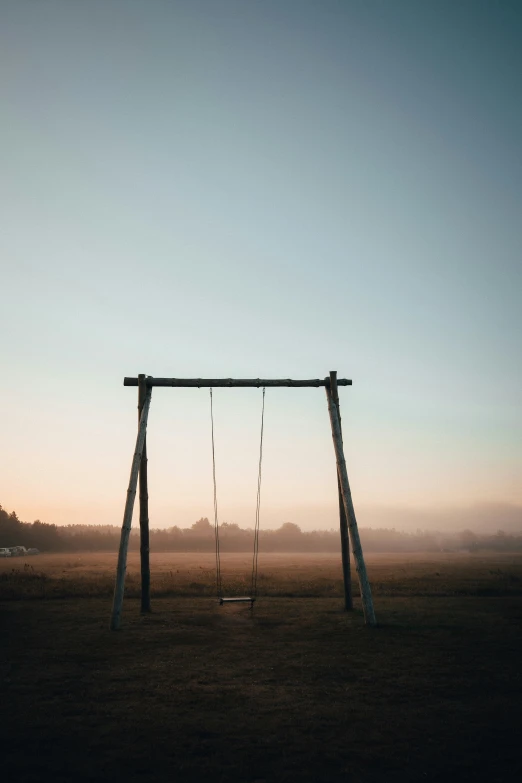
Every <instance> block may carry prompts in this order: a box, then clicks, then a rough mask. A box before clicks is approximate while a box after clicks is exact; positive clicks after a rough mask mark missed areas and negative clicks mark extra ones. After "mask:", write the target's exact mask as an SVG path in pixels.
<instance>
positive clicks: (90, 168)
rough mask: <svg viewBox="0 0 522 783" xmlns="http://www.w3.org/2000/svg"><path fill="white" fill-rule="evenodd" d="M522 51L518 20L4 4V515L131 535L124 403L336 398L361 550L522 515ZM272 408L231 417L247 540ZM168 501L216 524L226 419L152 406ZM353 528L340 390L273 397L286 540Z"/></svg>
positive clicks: (365, 2)
mask: <svg viewBox="0 0 522 783" xmlns="http://www.w3.org/2000/svg"><path fill="white" fill-rule="evenodd" d="M521 41H522V4H521V3H519V2H515V1H514V2H502V0H497V1H496V2H493V0H491V2H487V1H486V0H469V1H466V0H448V2H445V1H444V0H409V1H406V0H393V1H392V0H382V1H381V2H378V1H377V0H358V1H357V0H344V1H342V0H337V1H334V0H316V1H315V2H311V1H310V2H308V1H307V0H263V1H262V2H261V1H257V0H236V1H233V0H169V1H167V0H164V2H160V1H159V0H157V1H156V0H141V1H140V2H135V1H133V0H121V1H120V2H117V1H116V0H99V1H98V2H97V1H96V0H89V2H69V1H66V0H63V2H52V1H51V0H40V1H39V2H34V0H33V1H31V2H25V1H24V0H16V2H15V0H12V2H9V1H8V0H3V1H2V2H0V101H1V106H2V115H3V121H2V145H1V148H0V156H1V177H0V193H1V199H2V205H1V218H0V219H1V222H2V232H1V239H0V242H1V256H0V257H1V267H2V273H1V291H2V297H1V304H0V318H1V367H2V381H1V391H0V395H1V399H2V408H1V410H2V426H1V430H2V438H1V449H0V503H1V504H2V505H3V506H4V507H6V508H7V509H8V510H11V509H12V508H15V509H16V510H17V511H18V513H19V515H20V516H21V517H22V518H24V519H34V518H35V517H37V516H38V517H40V518H41V519H43V520H45V521H48V522H52V521H54V522H58V523H68V522H71V523H74V522H100V523H113V524H120V523H121V518H122V513H123V504H124V499H125V492H126V488H127V481H128V474H129V469H130V462H131V457H132V451H133V446H134V439H135V430H136V390H135V389H128V388H124V387H123V385H122V382H123V377H124V376H125V375H137V374H138V373H139V372H145V373H147V374H149V375H157V376H177V377H191V376H199V377H222V376H224V377H229V376H235V377H258V376H261V377H263V376H264V377H296V378H299V377H301V378H306V377H319V376H320V377H323V376H324V375H326V374H327V373H328V371H329V370H331V369H337V370H338V372H339V375H340V376H345V377H348V378H352V379H353V382H354V385H353V387H352V388H351V389H343V390H342V391H341V410H342V413H343V426H344V434H345V447H346V455H347V461H348V469H349V475H350V480H351V484H352V491H353V496H354V501H355V507H356V511H359V517H360V520H361V522H363V523H364V522H368V521H371V519H372V517H371V513H372V511H371V510H372V508H375V507H384V508H388V507H389V508H396V507H397V508H401V507H405V506H407V507H411V508H419V509H423V510H424V511H430V512H432V511H433V510H434V509H435V510H436V509H441V508H446V507H448V508H449V507H456V506H459V507H462V506H466V505H469V504H482V503H499V502H505V503H521V502H522V488H521V486H522V485H521V481H520V475H521V468H522V445H521V444H522V389H521V386H522V360H521V336H522V315H521V314H522V306H521V305H522V302H521V299H522V295H521V291H522V287H521V286H522V262H521V251H522V233H521V207H522V144H521V139H522V95H521V93H522V90H521V85H522V46H521ZM260 404H261V394H260V391H258V390H247V391H238V390H217V391H216V392H215V409H216V419H217V424H216V428H217V429H216V436H217V446H216V447H217V459H218V481H219V484H220V487H219V488H220V507H221V509H222V519H223V520H226V521H234V522H239V523H240V524H252V523H253V519H254V508H255V490H256V459H257V449H258V429H259V416H260ZM149 475H150V502H151V522H152V524H153V525H157V526H165V525H171V524H174V523H176V524H181V525H188V524H190V523H191V522H192V521H194V520H195V519H197V518H198V517H200V516H202V515H209V516H210V514H211V509H212V488H211V463H210V430H209V402H208V391H205V390H172V389H158V390H156V391H155V392H154V394H153V399H152V407H151V416H150V428H149ZM335 507H336V485H335V464H334V455H333V448H332V443H331V437H330V431H329V421H328V414H327V409H326V403H325V394H324V390H323V389H311V390H289V389H283V390H278V391H272V390H269V391H268V392H267V398H266V443H265V467H264V495H263V513H262V524H270V525H273V524H277V523H280V522H283V521H297V522H299V521H302V522H303V526H304V527H311V526H318V527H320V526H326V527H330V526H332V525H334V524H336V513H335ZM263 514H264V515H263ZM384 519H385V516H384ZM382 521H383V518H382V514H381V518H380V522H382ZM393 524H394V525H397V518H396V515H395V516H394V517H393Z"/></svg>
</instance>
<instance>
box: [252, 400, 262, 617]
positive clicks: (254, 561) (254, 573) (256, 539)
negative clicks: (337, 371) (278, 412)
mask: <svg viewBox="0 0 522 783" xmlns="http://www.w3.org/2000/svg"><path fill="white" fill-rule="evenodd" d="M265 391H266V390H265V387H264V386H263V405H262V408H261V436H260V438H259V468H258V472H257V502H256V523H255V527H254V557H253V559H252V588H251V592H250V595H251V597H252V598H253V599H254V598H256V596H257V560H258V555H259V520H260V510H261V468H262V465H263V433H264V428H265ZM252 607H253V604H252Z"/></svg>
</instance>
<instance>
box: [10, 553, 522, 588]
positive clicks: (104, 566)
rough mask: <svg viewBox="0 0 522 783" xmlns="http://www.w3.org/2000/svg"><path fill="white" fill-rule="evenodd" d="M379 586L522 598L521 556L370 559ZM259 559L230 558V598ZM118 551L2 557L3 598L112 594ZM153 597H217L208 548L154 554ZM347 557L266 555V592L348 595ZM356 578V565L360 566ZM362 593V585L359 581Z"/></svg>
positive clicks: (225, 561)
mask: <svg viewBox="0 0 522 783" xmlns="http://www.w3.org/2000/svg"><path fill="white" fill-rule="evenodd" d="M366 560H367V564H368V571H369V575H370V579H371V582H372V587H373V591H374V594H375V596H376V597H378V596H430V597H435V596H454V595H462V596H487V595H489V596H503V595H522V555H520V554H510V555H507V554H506V555H504V554H500V555H498V554H496V555H487V556H484V555H477V554H445V553H444V554H443V553H441V554H414V555H412V554H408V555H370V556H369V557H367V558H366ZM251 568H252V563H251V558H250V556H249V555H246V554H227V555H225V556H223V558H222V572H223V584H224V589H225V592H226V593H227V594H228V595H231V596H232V595H244V594H245V593H248V591H249V589H250V576H251ZM115 569H116V555H115V554H79V555H74V554H60V555H40V556H38V557H29V558H6V559H2V560H0V599H19V598H70V597H78V598H80V597H82V598H86V597H104V596H110V595H111V594H112V592H113V589H114V573H115ZM151 572H152V595H153V596H156V597H159V596H165V597H167V596H173V597H174V596H187V597H188V596H191V597H197V596H209V597H210V596H212V595H214V594H215V570H214V557H213V555H210V554H207V553H167V554H153V555H152V556H151ZM340 573H341V564H340V558H339V557H335V556H332V555H331V554H324V555H309V554H296V555H287V554H279V555H277V554H275V555H274V554H270V555H262V556H261V557H260V563H259V578H258V590H259V594H260V596H277V597H279V598H292V597H303V598H304V597H308V598H320V597H336V596H340V595H341V582H340ZM353 574H354V579H355V570H354V571H353ZM354 592H355V593H356V592H357V587H356V585H355V582H354ZM139 593H140V577H139V556H138V555H137V554H131V555H130V556H129V563H128V568H127V579H126V595H127V597H130V598H132V597H138V596H139Z"/></svg>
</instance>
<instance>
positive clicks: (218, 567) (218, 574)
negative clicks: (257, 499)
mask: <svg viewBox="0 0 522 783" xmlns="http://www.w3.org/2000/svg"><path fill="white" fill-rule="evenodd" d="M210 421H211V427H212V477H213V479H214V538H215V542H216V592H217V597H218V598H220V599H221V598H222V589H221V558H220V553H219V520H218V505H217V487H216V452H215V448H214V405H213V401H212V388H211V389H210Z"/></svg>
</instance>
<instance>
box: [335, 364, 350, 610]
mask: <svg viewBox="0 0 522 783" xmlns="http://www.w3.org/2000/svg"><path fill="white" fill-rule="evenodd" d="M330 391H331V393H332V400H333V403H334V405H335V407H336V409H337V417H338V419H339V431H340V433H341V442H342V437H343V433H342V427H341V410H340V406H339V392H338V389H337V371H336V370H332V371H331V372H330ZM337 491H338V495H339V528H340V531H341V556H342V560H343V584H344V608H345V609H346V611H347V612H349V611H351V610H352V609H353V597H352V576H351V568H350V538H349V534H348V522H347V521H346V512H345V510H344V502H343V494H342V492H341V482H340V480H339V474H337Z"/></svg>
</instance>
